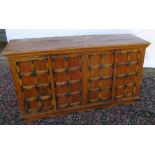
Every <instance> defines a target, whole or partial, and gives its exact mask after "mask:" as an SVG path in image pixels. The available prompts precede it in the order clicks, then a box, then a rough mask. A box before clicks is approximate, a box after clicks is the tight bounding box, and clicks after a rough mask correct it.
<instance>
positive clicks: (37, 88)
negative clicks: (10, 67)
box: [15, 56, 54, 114]
mask: <svg viewBox="0 0 155 155" xmlns="http://www.w3.org/2000/svg"><path fill="white" fill-rule="evenodd" d="M49 64H50V63H49V59H48V57H47V56H41V57H35V58H33V57H32V58H30V57H29V58H20V59H17V60H16V62H15V68H16V77H17V84H18V85H19V88H20V90H19V91H20V95H21V96H22V103H19V104H23V105H22V106H23V111H22V113H24V114H31V113H38V112H46V111H50V110H53V109H54V100H53V96H52V89H53V88H52V84H51V78H50V77H51V75H50V74H51V72H50V70H51V66H50V65H49Z"/></svg>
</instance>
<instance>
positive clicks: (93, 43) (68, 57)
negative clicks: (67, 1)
mask: <svg viewBox="0 0 155 155" xmlns="http://www.w3.org/2000/svg"><path fill="white" fill-rule="evenodd" d="M149 44H150V43H149V42H147V41H145V40H143V39H140V38H138V37H136V36H133V35H130V34H120V35H118V34H117V35H88V36H68V37H53V38H40V39H39V38H38V39H19V40H11V41H10V42H9V43H8V45H7V46H6V48H5V49H4V51H3V54H4V55H6V56H7V57H8V62H9V66H10V72H11V76H12V80H13V83H14V87H15V91H16V95H17V100H18V105H19V109H20V114H21V120H23V121H32V120H34V119H39V118H44V117H54V116H58V115H64V114H67V113H70V112H78V111H87V110H90V109H94V108H106V107H111V106H114V105H118V104H128V103H134V102H135V101H137V100H138V99H139V90H140V84H141V79H142V68H143V62H144V55H145V49H146V47H147V46H148V45H149Z"/></svg>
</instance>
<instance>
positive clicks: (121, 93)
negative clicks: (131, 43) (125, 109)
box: [115, 49, 145, 100]
mask: <svg viewBox="0 0 155 155" xmlns="http://www.w3.org/2000/svg"><path fill="white" fill-rule="evenodd" d="M144 52H145V51H144V50H143V49H129V50H121V51H117V65H116V87H115V99H116V100H122V99H129V98H135V97H138V96H139V88H140V84H141V78H142V75H141V73H142V65H143V60H144Z"/></svg>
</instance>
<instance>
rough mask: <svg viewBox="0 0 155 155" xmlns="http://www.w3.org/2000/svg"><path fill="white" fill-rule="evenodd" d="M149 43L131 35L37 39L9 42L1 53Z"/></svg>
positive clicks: (10, 53)
mask: <svg viewBox="0 0 155 155" xmlns="http://www.w3.org/2000/svg"><path fill="white" fill-rule="evenodd" d="M149 44H150V43H149V42H148V41H145V40H143V39H141V38H138V37H136V36H134V35H131V34H114V35H85V36H66V37H51V38H37V39H16V40H10V41H9V43H8V44H7V46H6V48H5V49H4V51H3V54H4V55H14V54H23V53H24V54H26V53H30V52H31V53H34V54H35V53H37V52H46V51H56V50H68V49H83V48H96V47H100V48H107V49H108V48H120V47H122V46H123V47H125V46H128V47H130V46H145V47H147V46H148V45H149Z"/></svg>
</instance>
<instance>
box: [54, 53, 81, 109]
mask: <svg viewBox="0 0 155 155" xmlns="http://www.w3.org/2000/svg"><path fill="white" fill-rule="evenodd" d="M51 61H52V62H53V72H54V83H55V90H56V92H55V95H56V104H57V109H61V108H68V107H72V106H80V105H81V104H82V83H81V81H82V66H81V65H82V63H81V61H82V60H81V54H73V55H72V54H70V55H53V56H51Z"/></svg>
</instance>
